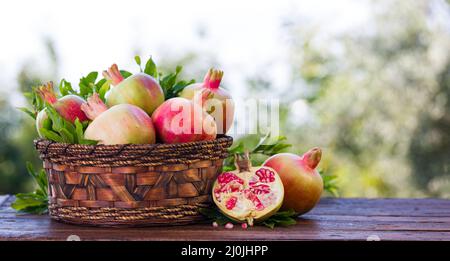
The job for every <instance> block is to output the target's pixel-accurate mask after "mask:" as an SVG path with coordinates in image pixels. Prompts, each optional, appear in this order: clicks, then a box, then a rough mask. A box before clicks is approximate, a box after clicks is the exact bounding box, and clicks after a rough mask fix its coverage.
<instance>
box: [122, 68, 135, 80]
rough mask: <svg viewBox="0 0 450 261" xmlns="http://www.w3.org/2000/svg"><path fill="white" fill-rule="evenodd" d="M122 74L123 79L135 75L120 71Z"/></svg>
mask: <svg viewBox="0 0 450 261" xmlns="http://www.w3.org/2000/svg"><path fill="white" fill-rule="evenodd" d="M120 74H121V75H122V77H123V78H125V79H126V78H128V77H130V76H131V75H133V74H132V73H130V72H128V71H125V70H120Z"/></svg>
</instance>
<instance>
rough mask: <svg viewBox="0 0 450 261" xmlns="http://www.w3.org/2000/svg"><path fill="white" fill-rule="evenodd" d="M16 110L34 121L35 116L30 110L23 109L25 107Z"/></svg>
mask: <svg viewBox="0 0 450 261" xmlns="http://www.w3.org/2000/svg"><path fill="white" fill-rule="evenodd" d="M17 109H18V110H20V111H22V112H24V113H26V114H27V115H28V116H30V117H31V118H33V119H34V120H36V114H35V113H34V112H32V111H31V110H30V109H28V108H25V107H18V108H17Z"/></svg>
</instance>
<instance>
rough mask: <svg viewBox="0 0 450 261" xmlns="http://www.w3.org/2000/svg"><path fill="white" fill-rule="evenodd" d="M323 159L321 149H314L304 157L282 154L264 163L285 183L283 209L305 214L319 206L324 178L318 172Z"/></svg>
mask: <svg viewBox="0 0 450 261" xmlns="http://www.w3.org/2000/svg"><path fill="white" fill-rule="evenodd" d="M321 157H322V151H321V149H320V148H313V149H311V150H309V151H308V152H306V153H305V154H303V155H302V156H297V155H295V154H292V153H280V154H277V155H274V156H272V157H270V158H268V159H267V160H266V162H264V164H263V165H264V166H267V167H271V168H272V169H274V170H276V171H277V172H278V174H279V175H280V177H281V180H282V181H283V185H284V191H285V194H284V202H283V206H282V208H283V209H286V210H287V209H293V210H294V211H295V212H296V213H298V214H304V213H306V212H308V211H310V210H311V209H312V208H313V207H314V206H315V205H316V204H317V202H318V201H319V199H320V196H321V194H322V191H323V181H322V177H321V176H320V174H319V172H318V171H317V170H316V167H317V165H318V164H319V162H320V159H321Z"/></svg>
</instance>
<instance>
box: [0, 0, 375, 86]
mask: <svg viewBox="0 0 450 261" xmlns="http://www.w3.org/2000/svg"><path fill="white" fill-rule="evenodd" d="M368 12H369V10H367V5H365V4H364V1H352V0H341V1H331V0H329V1H325V0H315V1H304V0H297V1H281V0H277V1H262V0H259V1H258V0H255V1H247V0H246V1H243V0H227V1H211V0H209V1H200V0H197V1H195V0H190V1H173V0H169V1H166V0H164V1H163V0H160V1H149V0H146V1H139V0H126V1H116V0H96V1H92V0H91V1H89V0H78V1H70V2H69V1H57V0H39V1H32V0H29V1H26V0H14V1H7V2H5V3H2V6H1V8H0V29H1V30H0V31H1V33H2V39H1V41H0V84H1V85H0V88H1V89H2V90H5V88H11V87H15V86H16V83H15V79H14V77H15V75H16V74H17V71H18V69H19V68H20V66H21V65H22V64H23V63H24V62H26V61H34V62H35V63H36V64H37V66H38V67H42V68H45V66H46V64H47V61H45V60H44V61H42V60H40V57H46V55H45V48H44V45H43V41H42V40H43V38H44V37H45V36H47V37H50V38H51V39H53V40H54V41H55V43H56V49H57V52H58V54H59V56H60V57H61V67H60V68H59V76H60V77H64V78H66V79H68V80H69V81H72V82H76V83H77V82H78V79H79V78H80V76H81V75H83V74H85V73H87V72H89V71H93V70H95V71H100V70H103V69H105V68H106V67H107V66H108V65H110V64H112V63H113V62H116V63H118V64H119V65H122V67H125V68H126V69H129V70H133V69H135V68H136V67H132V66H131V64H132V58H133V56H134V55H135V53H134V50H136V49H137V48H138V49H139V50H142V51H143V53H142V55H144V56H145V55H147V54H152V55H153V56H154V58H155V59H156V60H163V59H164V57H160V56H161V55H163V54H164V53H170V54H171V55H174V56H176V55H177V54H182V53H183V52H185V51H186V50H194V51H195V50H198V51H200V52H207V53H210V54H212V55H214V56H216V57H217V58H218V62H219V65H220V67H221V68H223V69H224V70H225V72H226V76H227V81H228V85H232V87H231V88H232V89H239V88H240V85H242V79H243V78H244V77H245V74H246V73H247V72H253V70H255V68H257V66H256V65H258V64H267V63H268V62H271V63H272V64H274V65H273V66H274V70H273V71H274V72H277V73H275V74H274V76H273V77H275V78H280V79H282V78H283V77H284V75H283V68H282V66H283V64H284V63H283V61H284V59H286V55H287V54H286V50H287V48H286V37H285V35H283V31H282V30H281V26H282V22H283V20H282V19H281V18H286V17H289V18H294V19H297V20H298V19H300V20H302V21H303V20H304V21H307V22H308V23H312V24H314V25H320V26H321V28H323V29H324V30H327V31H328V32H336V31H341V30H346V29H348V28H351V27H352V26H354V25H357V24H358V23H361V22H362V21H364V19H365V18H366V17H367V14H368ZM199 28H204V29H206V31H207V32H208V38H207V40H204V39H201V38H199V37H198V34H197V32H198V30H199ZM37 69H39V68H37ZM206 69H207V68H205V70H206ZM231 75H232V76H233V77H232V76H231ZM193 77H195V78H200V76H193ZM6 83H7V84H6Z"/></svg>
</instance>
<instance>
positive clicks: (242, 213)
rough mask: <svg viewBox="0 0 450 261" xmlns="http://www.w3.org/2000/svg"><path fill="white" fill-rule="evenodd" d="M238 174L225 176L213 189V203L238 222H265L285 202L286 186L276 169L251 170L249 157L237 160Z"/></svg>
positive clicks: (218, 179) (222, 176)
mask: <svg viewBox="0 0 450 261" xmlns="http://www.w3.org/2000/svg"><path fill="white" fill-rule="evenodd" d="M236 167H237V170H236V171H230V172H223V173H221V174H220V175H219V176H218V177H217V180H216V182H215V183H214V186H213V192H212V194H213V200H214V203H216V205H217V206H218V208H219V209H220V211H221V212H222V213H224V214H225V215H226V216H228V217H229V218H231V219H233V220H236V221H238V222H248V224H249V225H253V222H254V221H255V222H258V221H263V220H264V219H266V218H269V217H270V216H271V215H273V214H275V213H276V212H277V211H278V209H279V208H280V207H281V204H282V202H283V195H284V189H283V183H282V182H281V179H280V177H279V176H278V174H277V173H276V171H274V170H273V169H271V168H269V167H252V166H251V165H250V161H249V159H248V154H246V155H245V156H244V157H243V158H239V157H238V156H236Z"/></svg>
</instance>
